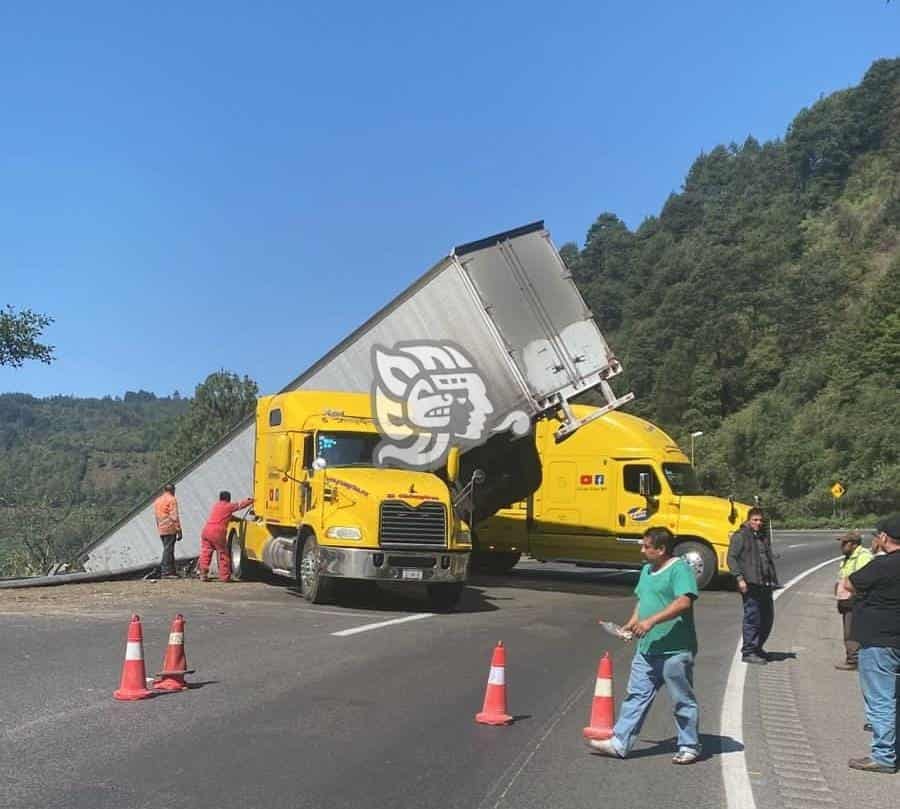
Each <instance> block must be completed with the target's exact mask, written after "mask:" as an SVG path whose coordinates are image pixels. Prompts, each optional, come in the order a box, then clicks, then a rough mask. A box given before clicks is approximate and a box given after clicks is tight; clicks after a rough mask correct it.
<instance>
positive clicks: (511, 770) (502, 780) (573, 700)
mask: <svg viewBox="0 0 900 809" xmlns="http://www.w3.org/2000/svg"><path fill="white" fill-rule="evenodd" d="M587 688H588V687H587V685H586V684H585V685H582V686H579V687H578V688H576V689H575V691H573V692H572V693H571V694H570V695H569V697H568V699H566V700H565V701H564V702H563V704H562V707H561V708H560V709H559V711H557V712H556V714H554V715H552V716H551V717H550V719H549V721H548V722H547V724H546V725H545V726H544V727H543V728H541V730H542V731H543V733H541V730H539V731H538V733H541V735H540V736H539V737H538V738H537V740H536V741H534V740H532V741H531V742H529V744H528V746H526V748H525V750H523V751H522V753H520V754H519V757H518V758H516V759H515V760H514V761H513V763H512V764H510V765H509V767H507V768H506V771H505V772H504V773H503V774H502V775H501V776H500V777H499V778H498V779H497V780H496V781H495V782H494V784H493V785H492V786H491V788H490V789H489V790H488V791H487V794H486V795H485V796H484V798H482V800H481V802H480V803H479V804H478V809H487V807H488V806H491V809H499V806H500V804H501V803H503V802H504V801H505V800H506V796H507V795H508V794H509V791H510V790H511V789H512V787H513V785H514V784H515V783H516V781H517V780H518V779H519V776H520V775H521V774H522V772H523V771H524V770H525V768H526V767H527V766H528V765H529V764H530V763H531V760H532V759H533V758H534V757H535V755H536V754H537V752H538V750H540V748H541V745H543V743H544V742H545V741H546V740H547V737H548V736H549V735H550V734H551V733H552V732H553V729H554V728H555V727H556V726H557V725H558V724H559V722H560V720H561V719H562V718H563V717H564V716H565V715H566V714H567V713H568V712H569V711H570V710H571V708H572V706H573V705H575V704H577V703H578V701H579V700H580V699H581V697H582V695H583V694H584V693H585V691H587ZM529 747H530V748H531V749H530V750H529ZM520 760H521V762H522V763H521V764H519V766H518V767H517V766H516V765H517V764H518V763H519V761H520ZM501 786H502V791H501V792H500V795H499V797H498V798H497V800H496V801H494V802H493V804H491V801H493V797H494V795H496V794H497V792H498V791H499V790H500V789H501Z"/></svg>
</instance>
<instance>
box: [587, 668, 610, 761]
mask: <svg viewBox="0 0 900 809" xmlns="http://www.w3.org/2000/svg"><path fill="white" fill-rule="evenodd" d="M612 677H613V665H612V658H610V656H609V652H606V653H604V655H603V657H602V658H600V664H599V665H598V666H597V682H596V684H595V686H594V701H593V703H592V704H591V720H590V722H591V723H590V724H589V725H588V726H587V727H586V728H585V729H584V738H585V741H586V742H587V743H588V744H590V743H591V741H592V740H597V741H600V740H603V739H611V738H612V735H613V725H614V724H615V705H614V704H613V681H612Z"/></svg>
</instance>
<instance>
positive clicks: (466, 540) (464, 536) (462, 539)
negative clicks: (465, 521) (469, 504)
mask: <svg viewBox="0 0 900 809" xmlns="http://www.w3.org/2000/svg"><path fill="white" fill-rule="evenodd" d="M456 541H457V542H458V543H459V544H460V545H471V544H472V532H471V531H470V530H469V529H468V528H466V527H465V526H460V527H459V528H457V529H456Z"/></svg>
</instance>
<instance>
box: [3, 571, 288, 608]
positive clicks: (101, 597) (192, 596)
mask: <svg viewBox="0 0 900 809" xmlns="http://www.w3.org/2000/svg"><path fill="white" fill-rule="evenodd" d="M284 589H285V588H283V587H272V586H270V585H266V584H263V583H261V582H230V583H229V584H222V583H220V582H217V581H212V582H207V583H203V582H200V581H199V580H198V579H163V580H157V581H153V580H138V581H107V582H84V583H80V584H62V585H56V586H53V587H28V588H24V589H15V590H0V615H2V614H9V613H29V614H32V615H35V614H44V615H53V614H57V615H64V614H70V615H71V614H79V613H93V614H96V613H102V612H110V613H121V612H122V610H123V609H125V610H130V611H132V612H137V613H140V612H142V611H143V612H147V611H150V610H155V609H157V608H160V609H161V608H171V606H172V605H173V604H186V603H212V604H214V603H216V602H221V603H226V602H230V601H235V600H236V599H241V600H243V599H246V598H254V599H258V598H266V596H267V595H268V596H277V595H278V594H279V592H281V593H282V594H283V591H284Z"/></svg>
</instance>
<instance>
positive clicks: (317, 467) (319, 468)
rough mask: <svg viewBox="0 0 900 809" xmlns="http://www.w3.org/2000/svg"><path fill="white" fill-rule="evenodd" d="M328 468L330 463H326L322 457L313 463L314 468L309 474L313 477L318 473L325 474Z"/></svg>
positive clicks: (311, 468) (312, 467)
mask: <svg viewBox="0 0 900 809" xmlns="http://www.w3.org/2000/svg"><path fill="white" fill-rule="evenodd" d="M327 467H328V461H326V460H325V459H324V458H323V457H322V456H321V455H320V456H319V457H318V458H316V459H315V460H314V461H313V462H312V466H311V467H310V470H309V474H310V477H312V476H313V475H314V474H315V473H316V472H323V471H324V470H325V469H326V468H327Z"/></svg>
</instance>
